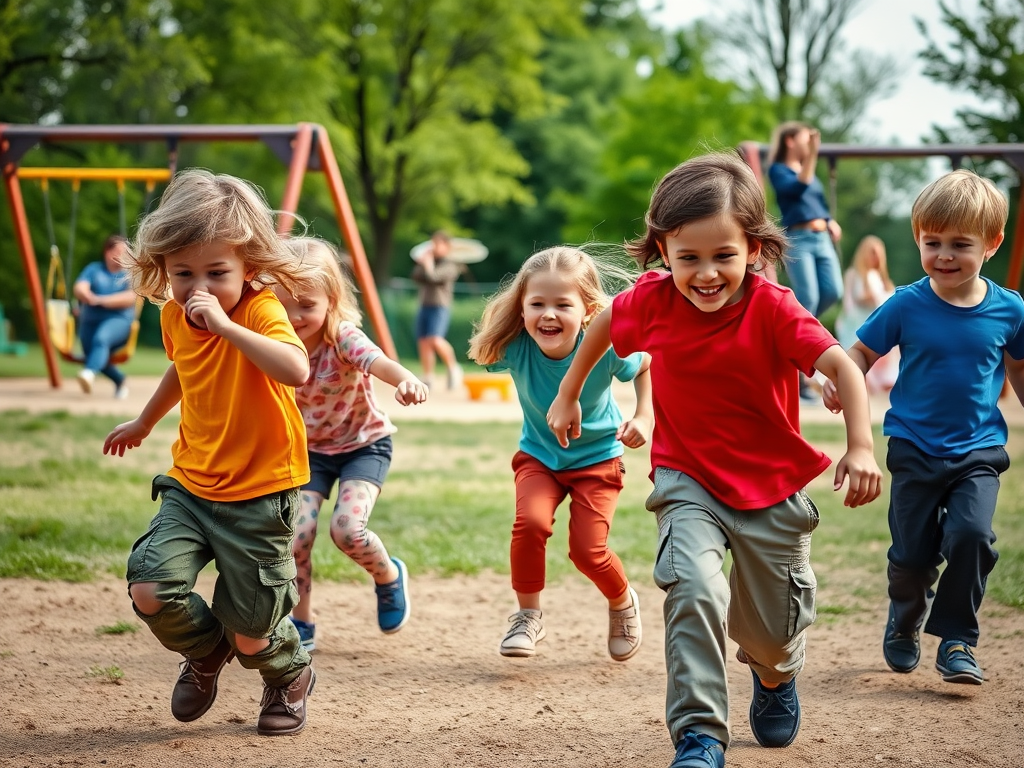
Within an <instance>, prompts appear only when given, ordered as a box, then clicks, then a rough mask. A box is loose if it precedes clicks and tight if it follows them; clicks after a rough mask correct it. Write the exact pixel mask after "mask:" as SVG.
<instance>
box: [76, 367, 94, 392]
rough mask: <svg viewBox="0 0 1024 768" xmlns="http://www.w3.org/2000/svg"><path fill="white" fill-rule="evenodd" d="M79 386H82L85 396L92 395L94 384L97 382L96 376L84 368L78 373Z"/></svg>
mask: <svg viewBox="0 0 1024 768" xmlns="http://www.w3.org/2000/svg"><path fill="white" fill-rule="evenodd" d="M76 378H77V379H78V384H79V386H81V388H82V391H83V392H85V394H87V395H90V394H92V383H93V382H94V381H96V374H95V373H93V372H92V371H90V370H89V369H88V368H83V369H82V370H80V371H79V372H78V376H77V377H76Z"/></svg>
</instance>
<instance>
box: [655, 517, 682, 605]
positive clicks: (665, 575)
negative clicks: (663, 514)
mask: <svg viewBox="0 0 1024 768" xmlns="http://www.w3.org/2000/svg"><path fill="white" fill-rule="evenodd" d="M678 581H679V576H678V574H677V573H676V569H675V565H674V563H673V562H672V523H667V524H666V525H665V527H664V528H663V529H661V531H659V533H658V556H657V558H656V559H655V561H654V583H655V584H657V585H658V586H659V587H660V588H661V589H663V590H666V591H667V590H669V589H671V588H672V586H673V585H674V584H676V582H678Z"/></svg>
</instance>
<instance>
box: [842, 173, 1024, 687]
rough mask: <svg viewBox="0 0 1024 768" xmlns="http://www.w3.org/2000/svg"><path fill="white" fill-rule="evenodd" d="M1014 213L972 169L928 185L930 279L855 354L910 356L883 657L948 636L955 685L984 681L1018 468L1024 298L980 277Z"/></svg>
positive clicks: (904, 654)
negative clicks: (1010, 406)
mask: <svg viewBox="0 0 1024 768" xmlns="http://www.w3.org/2000/svg"><path fill="white" fill-rule="evenodd" d="M1006 215H1007V202H1006V198H1005V197H1003V195H1002V194H1001V193H1000V192H999V191H998V190H997V189H996V187H995V185H994V184H992V182H990V181H988V180H987V179H982V178H980V177H979V176H977V175H976V174H974V173H971V172H970V171H966V170H959V171H954V172H953V173H949V174H947V175H946V176H943V177H942V178H940V179H938V180H937V181H935V182H933V183H932V184H930V185H929V186H928V187H926V188H925V190H924V191H923V192H922V193H921V194H920V196H918V198H917V200H916V201H915V202H914V207H913V209H912V211H911V225H912V226H913V230H914V239H915V240H916V241H917V245H918V248H919V249H920V251H921V265H922V266H923V267H924V271H925V273H926V275H927V276H926V277H924V278H922V279H921V280H919V281H917V282H916V283H913V284H912V285H908V286H904V287H902V288H898V289H897V290H896V294H895V295H894V296H893V297H892V298H891V299H890V300H889V301H887V302H885V303H884V304H883V305H882V306H880V307H879V308H878V309H877V310H875V312H874V313H873V314H872V315H871V316H870V317H869V318H868V319H867V320H866V321H865V323H864V325H862V326H861V328H860V330H859V331H857V336H858V339H859V340H858V341H857V342H856V343H854V345H853V346H852V347H851V348H850V350H849V355H850V357H851V358H852V359H853V361H854V362H856V363H857V365H858V366H860V369H861V370H862V371H864V372H865V373H866V372H867V371H868V370H869V369H870V368H871V366H872V365H873V364H874V363H875V361H876V360H878V359H879V358H880V357H882V356H883V355H885V354H886V353H887V352H888V351H889V350H890V349H892V348H893V347H894V346H898V347H899V348H900V355H901V360H900V371H899V377H898V378H897V380H896V386H895V387H894V388H893V390H892V393H891V396H890V402H891V407H890V409H889V411H888V412H887V413H886V415H885V422H884V425H883V432H884V433H885V434H886V435H888V436H889V451H888V456H887V458H886V464H887V466H888V468H889V471H890V473H891V474H892V489H891V498H890V502H889V530H890V532H891V534H892V546H891V547H890V548H889V570H888V576H889V599H890V604H889V618H888V621H887V623H886V627H885V635H884V640H883V643H882V650H883V654H884V656H885V661H886V664H888V665H889V667H890V668H891V669H892V670H893V671H895V672H911V671H912V670H914V669H915V668H916V667H917V665H918V662H919V661H920V658H921V643H920V638H919V632H920V630H921V628H922V626H923V628H924V631H925V632H927V633H928V634H930V635H935V636H937V637H939V638H940V639H941V642H940V643H939V650H938V655H937V658H936V661H935V667H936V669H937V670H938V671H939V674H941V675H942V679H943V680H945V681H946V682H950V683H969V684H974V685H981V683H982V681H983V680H984V674H983V673H982V671H981V668H980V667H979V666H978V663H977V661H976V660H975V658H974V650H973V649H974V648H975V646H976V645H977V643H978V637H979V629H978V609H979V608H980V607H981V600H982V598H983V597H984V594H985V582H986V580H987V578H988V574H989V573H990V572H991V571H992V568H993V567H994V566H995V563H996V559H997V558H998V553H997V552H996V550H995V549H993V547H992V545H993V544H994V543H995V540H996V537H995V533H993V531H992V518H993V515H994V514H995V507H996V494H997V492H998V490H999V475H1001V474H1002V473H1003V472H1005V471H1006V469H1007V468H1008V467H1009V465H1010V460H1009V457H1008V456H1007V454H1006V451H1005V450H1004V448H1003V446H1004V445H1005V444H1006V437H1007V429H1006V422H1005V421H1004V420H1003V417H1002V414H1001V413H1000V412H999V408H998V400H999V395H1000V392H1001V390H1002V386H1003V380H1004V376H1005V377H1006V378H1009V381H1010V384H1011V386H1012V387H1013V390H1014V392H1015V393H1016V394H1017V397H1018V398H1020V399H1021V401H1022V402H1024V300H1022V299H1021V296H1020V294H1018V293H1017V292H1016V291H1011V290H1007V289H1005V288H1001V287H1000V286H998V285H996V284H995V283H993V282H992V281H991V280H989V279H987V278H984V277H982V276H981V268H982V266H983V265H984V264H985V262H987V261H988V260H989V259H990V258H991V257H992V255H993V254H994V253H995V252H996V249H997V248H998V247H999V245H1000V244H1001V243H1002V241H1003V226H1004V224H1005V222H1006ZM824 400H825V405H826V406H828V407H829V408H831V409H832V410H833V411H837V412H838V410H839V408H840V407H841V406H840V403H839V400H838V398H837V397H836V395H835V388H834V387H831V386H827V385H826V387H825V391H824ZM943 560H945V562H946V569H945V571H944V572H943V574H942V578H941V579H938V585H937V586H935V588H934V590H933V589H932V587H933V585H935V582H936V579H937V578H938V574H939V570H938V567H939V565H941V563H942V562H943ZM929 606H930V608H931V611H930V612H929ZM926 615H927V623H925V616H926Z"/></svg>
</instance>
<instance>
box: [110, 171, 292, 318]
mask: <svg viewBox="0 0 1024 768" xmlns="http://www.w3.org/2000/svg"><path fill="white" fill-rule="evenodd" d="M212 242H223V243H227V244H229V245H231V246H233V247H234V249H235V252H236V253H237V255H238V257H239V258H240V259H241V260H242V263H243V264H244V265H245V269H246V271H247V272H249V271H251V272H253V273H254V277H253V279H252V281H251V283H252V285H253V287H254V288H256V289H257V290H260V289H262V288H265V287H267V286H269V285H274V284H281V285H283V286H285V288H287V289H288V290H289V291H291V290H292V288H293V287H294V285H295V283H296V282H297V281H298V280H299V279H300V278H302V277H303V276H304V275H305V267H304V265H303V264H302V263H301V262H299V261H297V260H296V259H295V258H294V257H293V256H292V254H291V252H290V251H289V250H288V249H287V248H286V247H285V245H284V242H283V241H282V239H281V237H280V236H279V235H278V234H277V231H276V229H275V227H274V212H273V210H272V209H271V208H270V206H269V205H267V201H266V199H265V198H264V197H263V194H262V193H261V192H260V190H259V189H257V188H256V187H255V186H253V185H252V184H250V183H249V182H247V181H243V180H242V179H239V178H236V177H235V176H228V175H226V174H219V175H214V174H212V173H210V172H209V171H206V170H202V169H189V170H187V171H181V172H180V173H177V174H175V176H174V178H173V179H172V180H171V183H170V184H168V185H167V189H165V190H164V193H163V196H162V197H161V198H160V206H159V207H158V208H157V209H156V210H155V211H153V212H152V213H150V214H149V215H148V216H146V217H145V218H144V219H143V220H142V222H141V223H140V224H139V230H138V232H137V233H136V235H135V242H134V244H133V246H132V247H131V248H130V253H129V255H128V256H127V257H126V258H125V263H124V267H125V269H126V270H128V273H129V275H130V276H131V281H132V288H134V289H135V292H136V293H138V294H139V295H140V296H145V297H146V298H148V299H149V300H150V301H152V302H153V303H154V304H165V303H166V302H167V301H168V299H169V283H168V279H167V269H166V264H167V258H168V257H169V256H170V255H171V254H174V253H177V252H178V251H181V250H183V249H185V248H191V247H193V246H197V245H206V244H208V243H212Z"/></svg>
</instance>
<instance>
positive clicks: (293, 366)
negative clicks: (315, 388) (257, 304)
mask: <svg viewBox="0 0 1024 768" xmlns="http://www.w3.org/2000/svg"><path fill="white" fill-rule="evenodd" d="M222 336H223V337H224V338H225V339H227V340H228V341H230V342H231V343H232V344H233V345H234V346H235V347H237V348H238V351H239V352H241V353H242V354H243V355H245V356H246V357H247V358H249V361H250V362H251V363H252V364H253V365H255V366H256V367H257V368H259V369H260V370H261V371H263V372H264V373H265V374H267V376H269V377H270V378H272V379H274V380H275V381H279V382H281V383H282V384H287V385H288V386H290V387H300V386H302V385H303V384H305V383H306V379H308V378H309V358H307V357H306V352H305V351H304V350H302V349H300V348H299V347H297V346H295V345H294V344H289V343H288V342H286V341H278V340H277V339H271V338H269V337H267V336H264V335H263V334H261V333H256V332H255V331H251V330H249V329H248V328H245V327H243V326H241V325H238V324H237V323H232V324H231V325H230V326H229V327H228V328H226V329H225V330H224V333H223V334H222Z"/></svg>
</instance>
